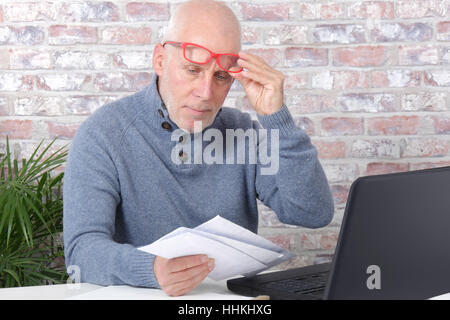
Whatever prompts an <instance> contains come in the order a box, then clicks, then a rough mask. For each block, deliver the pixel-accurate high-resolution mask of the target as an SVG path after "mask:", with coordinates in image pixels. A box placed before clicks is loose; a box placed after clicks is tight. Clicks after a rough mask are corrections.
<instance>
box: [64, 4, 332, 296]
mask: <svg viewBox="0 0 450 320" xmlns="http://www.w3.org/2000/svg"><path fill="white" fill-rule="evenodd" d="M153 68H154V71H155V74H154V76H153V78H152V81H151V83H150V84H149V85H148V86H147V87H146V88H144V90H142V91H140V92H138V93H136V94H134V95H131V96H128V97H125V98H123V99H120V100H118V101H116V102H114V103H111V104H109V105H105V106H103V107H101V108H99V109H98V110H97V111H96V112H95V113H94V114H92V115H91V116H90V117H89V118H88V119H87V120H86V121H85V122H83V124H82V125H81V126H80V128H79V129H78V131H77V133H76V135H75V137H74V140H73V143H72V146H71V150H70V153H69V159H68V161H67V166H66V172H65V177H64V243H65V255H66V265H67V266H68V267H69V266H77V267H78V268H77V269H76V270H79V273H80V274H79V275H78V276H79V277H80V278H81V281H83V282H91V283H96V284H100V285H115V284H116V285H119V284H128V285H132V286H140V287H152V288H161V289H162V290H164V292H166V293H167V294H168V295H171V296H178V295H183V294H186V293H188V292H189V291H191V290H192V289H194V288H195V287H197V286H198V285H199V284H200V283H201V282H202V281H203V279H204V278H205V277H206V276H207V275H208V274H209V273H210V272H211V271H212V270H213V268H214V260H213V259H211V258H210V257H207V256H206V255H194V256H186V257H179V258H174V259H165V258H162V257H159V256H154V255H151V254H148V253H145V252H142V251H140V250H138V249H137V248H138V247H140V246H144V245H147V244H149V243H152V242H154V241H155V240H157V239H158V238H160V237H162V236H164V235H165V234H167V233H169V232H171V231H173V230H174V229H176V228H178V227H180V226H184V227H190V228H192V227H195V226H197V225H199V224H201V223H203V222H205V221H207V220H209V219H211V218H213V217H214V216H216V215H218V214H220V215H221V216H223V217H225V218H227V219H229V220H231V221H233V222H235V223H237V224H239V225H241V226H243V227H245V228H247V229H249V230H251V231H253V232H257V227H258V209H257V199H259V200H261V201H262V202H263V203H264V204H265V205H267V206H269V207H270V208H272V209H273V210H274V212H275V213H276V214H277V216H278V218H279V219H280V221H281V222H283V223H286V224H292V225H300V226H304V227H309V228H319V227H322V226H325V225H327V224H328V223H329V222H330V221H331V219H332V217H333V212H334V208H333V199H332V196H331V193H330V189H329V186H328V183H327V180H326V177H325V174H324V172H323V169H322V167H321V165H320V163H319V161H318V158H317V151H316V149H315V148H314V147H313V146H312V145H311V142H310V139H309V137H308V136H307V135H306V133H305V132H304V131H303V130H301V129H300V128H297V127H296V126H295V124H294V121H293V119H292V116H291V114H290V112H289V110H288V108H287V106H286V105H285V104H284V101H283V81H284V76H283V74H282V73H281V72H279V71H277V70H274V69H273V68H272V67H271V66H269V65H268V64H267V63H266V62H265V61H264V60H263V59H262V58H260V57H258V56H256V55H253V54H249V53H246V52H243V51H241V31H240V25H239V22H238V20H237V18H236V17H235V15H234V14H233V12H232V11H231V10H230V9H229V8H228V7H227V6H226V5H224V4H222V3H218V2H215V1H211V0H195V1H189V2H186V3H184V4H181V5H180V6H178V7H177V9H176V10H175V12H174V14H173V16H172V17H171V20H170V22H169V26H168V28H167V32H166V35H165V38H164V41H163V43H160V44H157V45H156V46H155V48H154V54H153ZM235 80H237V81H239V82H240V84H241V86H242V87H243V88H244V91H245V94H246V96H247V98H248V101H249V103H250V104H251V106H252V107H253V108H254V110H255V111H256V114H257V118H258V121H255V120H252V119H251V117H250V116H249V114H247V113H242V112H240V111H239V110H236V109H234V108H227V107H223V106H222V105H223V103H224V101H225V98H226V96H227V94H228V92H229V90H230V88H231V85H232V84H233V82H234V81H235ZM239 130H240V131H239ZM237 132H245V133H246V135H245V136H244V139H245V137H247V138H248V144H245V143H244V145H247V146H248V149H247V150H244V152H243V150H242V149H241V148H240V147H239V145H236V144H234V143H228V142H230V141H232V142H233V141H234V139H235V138H239V134H237ZM252 132H253V133H254V134H253V135H252V134H248V135H247V133H252ZM261 132H263V133H264V134H262V135H260V133H261ZM230 134H235V135H232V136H231V139H230V138H229V135H230ZM206 137H208V138H206ZM212 137H214V139H212ZM241 137H242V136H241ZM252 137H256V140H254V139H253V140H252V139H251V138H252ZM212 140H214V142H211V141H212ZM238 140H239V139H238ZM252 141H253V142H255V141H256V142H255V144H254V145H253V146H252V143H251V142H252ZM191 142H193V143H191ZM224 142H227V143H226V144H225V143H224ZM220 143H222V144H220ZM192 145H193V147H192ZM211 145H213V147H211ZM199 146H200V147H199ZM263 146H264V148H263ZM252 148H253V149H252ZM212 149H214V152H211V150H212ZM264 149H266V150H265V151H267V154H264ZM207 150H209V151H210V152H209V153H208V152H207ZM252 150H253V151H252ZM252 152H254V153H253V155H256V154H257V155H258V159H256V160H257V161H252ZM244 153H245V154H244ZM199 154H200V156H199ZM268 154H270V155H271V156H272V158H270V157H269V156H268ZM235 155H236V156H237V158H238V160H237V161H236V160H234V159H235ZM274 155H275V156H276V157H273V156H274ZM268 157H269V158H268ZM211 159H212V160H213V161H212V160H211ZM264 159H265V160H267V159H271V160H273V162H274V163H275V162H276V166H275V170H265V169H267V165H268V162H267V161H265V160H264ZM253 160H254V159H253ZM263 160H264V161H263Z"/></svg>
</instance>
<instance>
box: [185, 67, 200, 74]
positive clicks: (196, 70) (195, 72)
mask: <svg viewBox="0 0 450 320" xmlns="http://www.w3.org/2000/svg"><path fill="white" fill-rule="evenodd" d="M187 71H188V72H189V73H192V74H197V73H199V70H198V69H196V68H188V69H187Z"/></svg>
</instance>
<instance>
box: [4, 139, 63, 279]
mask: <svg viewBox="0 0 450 320" xmlns="http://www.w3.org/2000/svg"><path fill="white" fill-rule="evenodd" d="M54 142H55V140H53V141H52V142H51V143H50V144H49V145H48V146H47V147H46V148H44V150H43V151H42V152H40V153H38V151H39V149H40V148H41V145H42V144H43V141H41V142H40V143H39V145H38V146H37V147H36V149H35V150H34V152H33V153H32V155H31V156H30V158H29V159H22V161H21V164H19V162H18V161H17V159H12V155H11V152H10V147H9V140H8V137H6V154H0V170H1V172H0V287H16V286H27V285H42V284H53V283H62V282H65V281H66V279H67V274H66V272H65V269H64V265H62V266H61V265H59V266H58V265H57V264H55V260H56V259H57V258H58V257H62V256H63V255H64V253H63V245H62V243H61V240H60V235H61V232H62V211H63V210H62V209H63V202H62V192H61V188H62V179H63V176H64V173H63V172H62V173H59V174H57V175H56V176H54V177H52V175H51V173H52V171H53V170H54V169H56V168H58V167H59V166H61V165H62V164H63V163H64V162H65V160H66V157H67V153H68V151H67V150H66V146H64V147H62V148H60V149H59V150H57V151H55V152H54V153H52V154H50V155H49V156H47V153H48V151H49V149H50V147H51V146H52V145H53V143H54ZM60 259H61V258H60Z"/></svg>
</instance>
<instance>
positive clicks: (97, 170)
mask: <svg viewBox="0 0 450 320" xmlns="http://www.w3.org/2000/svg"><path fill="white" fill-rule="evenodd" d="M88 120H89V119H88ZM87 122H88V121H87ZM90 128H95V126H91V127H89V126H87V125H86V123H83V124H82V125H81V126H80V128H79V129H78V131H77V133H76V135H75V137H74V139H73V142H72V145H71V149H70V152H69V157H68V161H67V164H66V170H65V175H64V187H63V194H64V214H63V228H64V232H63V235H64V250H65V258H66V266H67V267H69V266H71V265H72V266H77V267H78V268H79V269H78V270H79V271H80V274H79V276H80V278H81V281H82V282H89V283H94V284H99V285H121V284H128V285H132V286H139V287H154V288H155V287H156V288H158V287H159V284H158V282H157V280H156V278H155V276H154V273H153V262H154V258H155V256H153V255H151V254H148V253H144V252H142V251H140V250H138V249H136V248H135V247H133V246H131V245H129V244H121V243H117V242H115V241H114V240H113V238H114V231H115V216H116V209H117V207H118V205H119V203H120V185H119V179H118V174H117V170H116V166H115V164H114V161H113V159H114V155H113V150H112V148H111V145H112V143H111V141H108V140H110V139H107V138H106V135H105V134H102V133H101V130H90ZM94 131H95V132H94Z"/></svg>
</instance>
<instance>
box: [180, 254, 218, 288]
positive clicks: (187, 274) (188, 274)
mask: <svg viewBox="0 0 450 320" xmlns="http://www.w3.org/2000/svg"><path fill="white" fill-rule="evenodd" d="M213 268H214V259H209V260H208V262H207V263H206V262H205V263H202V264H201V265H198V266H195V267H192V268H189V269H185V270H181V271H178V272H173V273H171V282H172V283H177V282H181V281H185V280H189V279H192V278H194V277H196V276H197V275H199V274H202V273H204V272H206V273H209V272H211V271H212V270H213Z"/></svg>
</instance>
